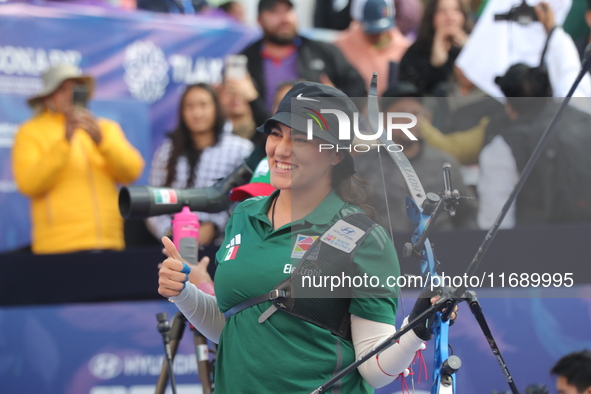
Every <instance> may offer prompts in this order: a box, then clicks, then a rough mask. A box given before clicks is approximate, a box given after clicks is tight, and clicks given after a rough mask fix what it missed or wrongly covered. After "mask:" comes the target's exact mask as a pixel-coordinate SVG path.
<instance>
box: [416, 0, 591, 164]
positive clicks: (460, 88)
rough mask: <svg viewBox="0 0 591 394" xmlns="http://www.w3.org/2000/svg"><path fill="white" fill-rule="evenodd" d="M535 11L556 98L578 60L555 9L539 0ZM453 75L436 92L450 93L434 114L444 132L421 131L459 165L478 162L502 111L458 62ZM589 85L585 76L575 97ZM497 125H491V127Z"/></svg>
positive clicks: (562, 93)
mask: <svg viewBox="0 0 591 394" xmlns="http://www.w3.org/2000/svg"><path fill="white" fill-rule="evenodd" d="M534 10H535V12H536V15H537V17H538V20H539V21H540V23H542V25H543V26H544V30H545V31H546V37H547V39H549V40H550V41H549V43H548V49H547V52H546V54H545V56H544V61H543V62H542V63H543V64H544V66H545V67H546V68H547V70H548V72H549V78H550V81H551V85H552V89H551V92H552V93H553V95H554V96H555V97H564V96H565V95H566V93H567V91H568V90H569V89H570V86H571V84H572V82H573V80H574V78H575V75H574V74H578V70H579V69H580V61H579V60H578V58H577V57H576V52H575V50H574V46H573V43H572V40H571V39H570V37H569V36H568V35H566V34H565V33H564V31H562V29H560V28H555V26H556V25H555V22H554V12H553V10H552V9H551V8H550V6H549V5H548V4H547V3H544V2H541V3H540V4H538V5H536V6H535V8H534ZM551 32H552V33H551ZM569 47H570V48H571V50H570V51H569V50H568V48H569ZM538 61H539V60H538ZM573 73H574V74H573ZM454 74H455V75H454V79H453V80H452V81H451V83H450V84H449V86H448V87H446V89H448V90H447V92H446V93H442V94H438V95H442V96H444V95H448V96H449V97H448V98H446V99H445V100H438V104H442V107H444V108H443V110H442V111H440V113H438V114H437V116H438V119H437V120H438V122H437V126H438V127H439V128H440V129H441V130H442V131H443V132H444V133H446V134H442V133H441V132H439V130H437V129H436V128H434V127H432V125H431V124H429V123H425V124H424V127H423V128H422V134H423V137H424V138H425V141H427V142H428V143H429V144H431V145H433V146H435V147H437V148H439V149H441V150H444V151H446V152H448V153H450V154H451V155H453V156H454V157H456V158H457V159H458V160H459V161H460V162H461V163H462V164H473V163H476V162H477V161H478V155H479V154H480V151H481V149H482V147H483V144H484V142H485V130H486V128H487V127H488V124H489V122H491V121H493V120H499V121H500V122H503V119H505V118H506V117H505V114H504V112H505V110H504V107H503V105H502V104H500V103H499V102H498V101H497V100H495V99H490V98H487V97H486V93H485V92H483V91H482V90H481V89H480V88H479V87H477V86H476V85H475V84H474V83H472V81H471V80H470V79H469V78H468V77H467V76H466V74H465V73H464V72H463V71H462V70H461V69H460V68H459V67H458V66H457V65H456V66H454ZM480 82H482V80H480ZM442 87H443V86H442ZM590 87H591V84H590V80H589V77H588V76H586V77H585V78H583V80H582V81H581V83H580V84H579V86H578V87H577V89H576V90H575V94H574V95H575V97H577V96H582V97H585V96H587V92H589V88H590ZM544 93H545V92H544ZM571 103H573V104H574V105H580V104H584V103H585V102H584V101H576V100H573V101H572V102H571ZM445 107H447V108H445ZM441 112H443V113H444V114H443V115H442V114H441ZM496 127H497V126H494V125H491V128H492V129H494V128H496Z"/></svg>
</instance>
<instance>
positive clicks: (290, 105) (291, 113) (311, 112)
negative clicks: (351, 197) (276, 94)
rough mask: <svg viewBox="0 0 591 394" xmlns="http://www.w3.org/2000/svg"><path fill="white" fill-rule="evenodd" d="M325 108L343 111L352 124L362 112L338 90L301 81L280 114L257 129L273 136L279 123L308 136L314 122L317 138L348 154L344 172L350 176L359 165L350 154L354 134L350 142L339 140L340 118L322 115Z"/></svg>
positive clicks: (277, 113) (286, 98)
mask: <svg viewBox="0 0 591 394" xmlns="http://www.w3.org/2000/svg"><path fill="white" fill-rule="evenodd" d="M323 109H324V110H327V109H336V110H339V111H342V112H344V113H345V114H346V115H347V116H348V118H349V120H350V122H353V114H354V113H355V112H359V111H358V109H357V107H356V106H355V104H354V103H353V101H352V100H351V99H350V98H349V97H348V96H347V95H346V94H345V93H343V92H342V91H340V90H338V89H337V88H334V87H332V86H327V85H323V84H321V83H317V82H307V81H306V82H297V83H296V84H295V85H293V87H292V88H291V89H290V90H289V91H288V92H287V93H286V94H285V96H284V97H283V99H281V102H280V103H279V106H278V107H277V112H276V113H275V114H274V115H273V116H272V117H270V118H269V119H267V120H266V121H265V123H263V125H261V126H259V127H258V128H257V130H258V131H260V132H262V133H266V134H269V133H270V132H271V129H272V127H273V126H274V125H275V124H276V123H283V124H284V125H286V126H288V127H290V128H292V129H294V130H297V131H300V132H302V133H307V130H308V124H309V123H311V124H312V134H313V136H314V137H317V138H320V139H321V140H324V141H326V142H328V143H330V144H332V145H334V146H335V147H336V146H338V147H340V148H342V149H339V152H343V153H345V158H344V159H343V166H344V172H346V174H347V175H349V176H350V175H353V174H354V173H355V165H354V163H353V157H352V156H351V154H350V152H349V149H350V146H351V144H352V142H353V132H352V130H351V133H350V139H348V140H347V139H339V127H340V125H339V119H338V117H337V115H335V114H332V113H326V112H325V113H322V110H323ZM308 121H311V122H308Z"/></svg>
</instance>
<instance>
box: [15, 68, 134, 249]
mask: <svg viewBox="0 0 591 394" xmlns="http://www.w3.org/2000/svg"><path fill="white" fill-rule="evenodd" d="M42 81H43V86H42V88H41V90H40V91H39V92H38V93H37V94H36V95H34V96H32V97H31V98H29V99H28V100H27V103H28V104H29V106H30V107H31V108H32V109H33V110H34V115H33V117H32V118H31V119H29V120H28V121H26V122H24V123H23V124H22V125H21V127H20V129H19V130H18V132H17V134H16V135H15V139H14V146H13V149H12V166H13V171H14V179H15V181H16V184H17V187H18V189H19V191H20V192H21V193H23V194H24V195H26V196H27V197H29V198H30V199H31V225H32V240H31V241H32V243H31V248H32V251H33V253H39V254H45V253H69V252H78V251H88V250H102V249H111V250H121V249H123V248H124V246H125V244H124V239H123V220H122V218H121V215H120V214H119V209H118V206H117V201H118V200H117V199H118V187H117V185H118V184H119V183H130V182H133V181H134V180H135V179H137V178H138V177H139V176H140V174H141V172H142V169H143V166H144V160H143V159H142V157H141V155H140V153H139V152H138V151H137V150H136V149H135V148H134V147H133V146H132V145H131V144H130V143H129V142H128V141H127V139H126V138H125V134H124V133H123V131H122V130H121V127H120V126H119V125H118V124H117V123H116V122H114V121H111V120H108V119H99V118H95V117H94V115H93V114H92V112H90V111H89V110H88V109H86V108H84V107H83V106H76V107H75V106H74V104H73V95H74V89H75V88H85V90H86V91H87V98H89V97H91V96H92V93H93V90H94V80H93V78H92V77H90V76H88V75H83V74H82V73H81V72H80V70H79V69H78V68H77V67H75V66H73V65H71V64H60V65H56V66H53V67H51V68H49V69H48V70H47V71H45V73H44V74H43V76H42Z"/></svg>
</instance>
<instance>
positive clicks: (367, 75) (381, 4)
mask: <svg viewBox="0 0 591 394" xmlns="http://www.w3.org/2000/svg"><path fill="white" fill-rule="evenodd" d="M352 9H353V10H359V11H360V12H359V15H357V16H354V20H353V21H352V22H351V25H350V26H349V28H348V29H347V30H345V31H344V32H342V33H340V34H339V36H338V37H337V40H336V42H335V44H336V46H337V47H338V48H339V49H340V50H341V52H342V53H343V55H345V58H347V60H348V61H349V62H350V63H351V64H352V65H353V66H354V67H355V68H356V69H357V71H359V73H360V74H361V76H362V77H363V79H364V81H365V84H366V86H369V83H370V81H371V77H372V75H373V73H374V72H377V73H378V75H380V76H381V78H379V79H378V94H379V95H382V93H384V91H385V90H386V87H387V86H388V85H389V84H390V83H392V82H394V81H389V78H388V77H389V76H390V75H393V74H395V73H390V69H391V68H392V67H394V69H397V67H398V63H399V62H400V59H402V55H404V52H406V50H407V49H408V47H409V46H410V41H409V40H408V39H407V38H406V37H404V36H403V35H402V33H401V32H400V30H398V28H397V27H396V24H395V22H394V14H395V13H396V11H395V9H394V1H393V0H353V3H352Z"/></svg>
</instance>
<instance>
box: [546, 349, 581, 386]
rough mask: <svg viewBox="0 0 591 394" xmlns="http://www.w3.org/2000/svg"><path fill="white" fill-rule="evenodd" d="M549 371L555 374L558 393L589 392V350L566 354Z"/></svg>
mask: <svg viewBox="0 0 591 394" xmlns="http://www.w3.org/2000/svg"><path fill="white" fill-rule="evenodd" d="M550 373H552V374H553V375H556V391H557V392H558V394H591V351H589V350H582V351H580V352H574V353H571V354H567V355H566V356H564V357H562V358H561V359H560V360H558V362H557V363H556V365H554V367H552V370H551V371H550Z"/></svg>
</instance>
